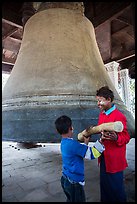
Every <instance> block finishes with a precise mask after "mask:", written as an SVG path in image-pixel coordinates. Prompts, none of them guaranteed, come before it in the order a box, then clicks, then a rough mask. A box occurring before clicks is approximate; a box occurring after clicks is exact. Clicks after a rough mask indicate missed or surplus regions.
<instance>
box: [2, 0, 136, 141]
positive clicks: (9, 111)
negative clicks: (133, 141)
mask: <svg viewBox="0 0 137 204" xmlns="http://www.w3.org/2000/svg"><path fill="white" fill-rule="evenodd" d="M51 5H52V6H51ZM53 5H54V6H53ZM104 85H108V86H109V88H110V89H112V90H113V92H114V95H115V104H116V106H117V107H118V108H119V109H120V110H121V111H122V112H124V114H125V115H126V117H127V120H128V130H129V133H130V135H131V137H134V129H135V124H134V119H133V117H132V115H131V113H130V112H129V111H128V110H127V108H126V107H125V105H124V104H123V102H122V100H121V98H120V96H119V94H118V93H117V91H116V89H115V87H114V86H113V84H112V82H111V80H110V78H109V76H108V73H107V71H106V69H105V67H104V63H103V61H102V57H101V55H100V52H99V49H98V46H97V42H96V37H95V32H94V28H93V25H92V23H91V22H90V21H89V20H88V19H87V18H86V17H85V16H84V10H83V4H82V2H71V3H67V2H65V3H64V2H54V3H51V4H48V3H47V4H46V3H42V4H41V7H40V8H39V10H38V12H37V13H35V14H34V15H33V16H32V17H31V18H30V19H29V20H28V21H27V23H26V25H25V27H24V34H23V40H22V44H21V48H20V51H19V54H18V58H17V60H16V63H15V65H14V68H13V70H12V72H11V75H10V77H9V80H8V82H7V84H6V86H5V88H4V91H3V99H2V100H3V107H2V110H3V116H2V120H3V124H2V125H3V126H2V134H3V135H2V139H3V140H9V141H17V142H60V140H61V136H60V135H58V134H57V132H56V130H55V125H54V122H55V120H56V118H57V117H59V116H61V115H68V116H69V117H71V118H72V121H73V126H74V135H75V137H76V138H77V134H78V133H79V132H81V131H82V130H84V129H85V128H87V127H88V126H90V125H96V124H97V121H98V114H99V109H98V107H97V102H96V98H95V94H96V90H97V89H99V88H100V87H102V86H104ZM92 138H93V137H92Z"/></svg>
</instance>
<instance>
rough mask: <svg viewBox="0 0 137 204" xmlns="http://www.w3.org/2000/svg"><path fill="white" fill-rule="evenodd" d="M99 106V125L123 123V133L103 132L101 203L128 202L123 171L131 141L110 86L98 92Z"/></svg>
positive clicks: (123, 117) (123, 116) (100, 160)
mask: <svg viewBox="0 0 137 204" xmlns="http://www.w3.org/2000/svg"><path fill="white" fill-rule="evenodd" d="M96 99H97V105H98V108H99V109H100V114H99V120H98V125H100V124H102V123H107V122H115V121H121V122H122V123H123V126H124V129H123V131H122V132H118V133H116V132H105V131H102V135H101V138H100V139H101V141H102V143H103V144H104V146H105V151H104V152H103V153H102V155H101V156H100V157H99V158H98V161H99V164H100V193H101V202H127V198H126V193H125V188H124V178H123V173H124V172H123V171H124V169H126V167H127V166H128V164H127V160H126V144H127V143H128V142H129V141H130V136H129V133H128V131H127V120H126V117H125V115H124V114H123V113H122V112H121V111H120V110H118V109H117V107H116V105H115V104H114V103H113V100H114V94H113V92H112V91H111V90H110V89H109V87H108V86H104V87H101V88H100V89H99V90H97V92H96Z"/></svg>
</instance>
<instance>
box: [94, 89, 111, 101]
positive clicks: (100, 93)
mask: <svg viewBox="0 0 137 204" xmlns="http://www.w3.org/2000/svg"><path fill="white" fill-rule="evenodd" d="M96 96H100V97H104V98H105V99H108V98H111V101H113V100H114V94H113V91H111V90H110V89H109V87H108V86H103V87H101V88H100V89H98V90H97V92H96Z"/></svg>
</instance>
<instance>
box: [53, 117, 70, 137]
mask: <svg viewBox="0 0 137 204" xmlns="http://www.w3.org/2000/svg"><path fill="white" fill-rule="evenodd" d="M55 126H56V129H57V131H58V133H59V134H66V133H68V131H69V128H70V127H72V121H71V119H70V118H69V117H68V116H66V115H62V116H60V117H59V118H57V119H56V121H55Z"/></svg>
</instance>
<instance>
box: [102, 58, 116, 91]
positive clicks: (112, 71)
mask: <svg viewBox="0 0 137 204" xmlns="http://www.w3.org/2000/svg"><path fill="white" fill-rule="evenodd" d="M105 67H106V69H107V71H108V75H109V77H110V79H111V81H112V82H113V84H114V86H115V88H116V90H117V91H118V92H119V89H118V67H119V63H117V62H115V61H113V62H109V63H107V64H105Z"/></svg>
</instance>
